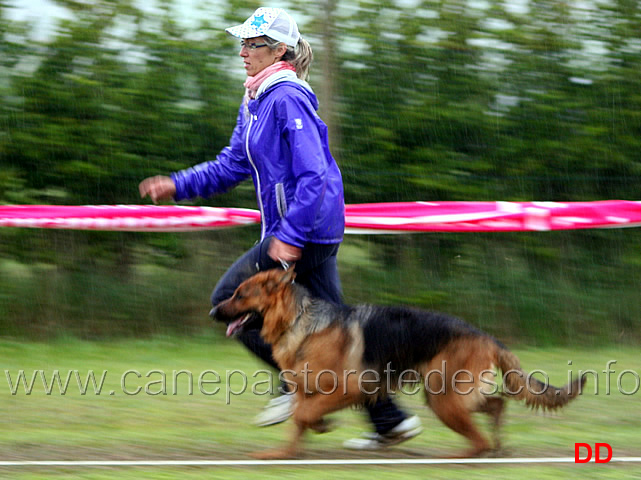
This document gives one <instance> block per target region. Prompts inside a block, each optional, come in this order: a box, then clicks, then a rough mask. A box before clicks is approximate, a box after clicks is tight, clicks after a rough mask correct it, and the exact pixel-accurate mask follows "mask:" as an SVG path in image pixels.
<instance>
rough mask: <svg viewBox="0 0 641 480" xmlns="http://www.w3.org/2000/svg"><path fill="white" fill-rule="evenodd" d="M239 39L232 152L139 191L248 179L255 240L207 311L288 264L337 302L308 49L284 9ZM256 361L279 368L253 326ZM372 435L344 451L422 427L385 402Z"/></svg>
mask: <svg viewBox="0 0 641 480" xmlns="http://www.w3.org/2000/svg"><path fill="white" fill-rule="evenodd" d="M226 31H227V32H228V33H229V34H231V35H233V36H235V37H238V38H240V39H241V42H240V45H241V48H240V56H241V57H242V59H243V63H244V67H245V70H246V72H247V80H246V81H245V83H244V86H245V96H244V98H243V102H242V103H241V106H240V110H239V113H238V118H237V122H236V127H235V129H234V132H233V134H232V137H231V140H230V144H229V146H227V147H225V148H224V149H223V150H222V151H221V152H220V153H219V154H218V156H217V158H216V160H215V161H210V162H205V163H203V164H200V165H197V166H195V167H193V168H189V169H187V170H183V171H180V172H176V173H173V174H171V176H169V177H166V176H156V177H150V178H148V179H145V180H143V181H142V182H141V184H140V195H141V197H145V196H147V195H149V196H150V197H151V199H152V201H153V202H154V203H155V202H157V201H158V200H163V199H170V198H174V199H175V200H182V199H186V198H194V197H196V196H201V197H209V196H211V195H214V194H217V193H221V192H224V191H226V190H228V189H229V188H232V187H234V186H235V185H237V184H238V183H239V182H241V181H243V180H245V179H247V178H248V177H250V176H251V177H252V179H253V181H254V187H255V189H256V197H257V201H258V206H259V208H260V213H261V239H260V242H259V243H257V244H256V245H255V246H254V247H253V248H251V249H250V250H249V251H248V252H246V253H245V254H244V255H243V256H241V257H240V258H239V259H238V260H237V261H236V262H235V263H234V264H233V265H232V266H231V267H230V268H229V270H228V271H227V272H226V273H225V274H224V275H223V276H222V278H221V279H220V280H219V282H218V284H217V285H216V287H215V288H214V291H213V293H212V296H211V301H212V304H213V305H217V304H218V303H220V302H221V301H222V300H225V299H227V298H229V297H230V296H231V295H232V294H233V292H234V291H235V289H236V287H237V286H238V285H239V284H240V283H241V282H242V281H243V280H245V279H246V278H248V277H250V276H251V275H253V274H254V273H256V272H257V271H260V270H266V269H269V268H274V267H280V266H281V265H282V264H290V263H295V271H296V280H297V282H298V283H300V284H301V285H304V286H305V287H307V288H308V289H309V290H310V292H311V293H312V294H313V295H315V296H318V297H320V298H323V299H325V300H328V301H331V302H335V303H340V302H341V301H342V300H341V287H340V281H339V276H338V269H337V262H336V255H337V253H338V248H339V245H340V243H341V241H342V240H343V232H344V228H345V217H344V208H345V205H344V199H343V183H342V178H341V173H340V171H339V169H338V166H337V165H336V162H335V161H334V159H333V157H332V155H331V153H330V151H329V144H328V139H327V127H326V125H325V124H324V123H323V121H322V120H321V119H320V118H319V117H318V115H317V114H316V110H317V108H318V100H317V99H316V96H315V95H314V93H313V91H312V89H311V88H310V86H309V84H308V83H307V82H306V81H305V79H306V78H307V73H308V70H309V65H310V63H311V60H312V50H311V48H310V46H309V44H308V43H307V41H305V40H303V39H302V38H301V36H300V34H299V31H298V27H297V25H296V23H295V22H294V20H293V19H292V18H291V17H290V16H289V15H288V14H287V12H285V11H284V10H282V9H279V8H259V9H257V10H256V11H255V12H254V14H253V15H252V16H251V17H249V18H248V19H247V20H246V21H245V23H243V24H242V25H238V26H235V27H231V28H228V29H227V30H226ZM239 339H240V341H241V342H242V343H243V344H244V345H245V346H246V347H247V348H249V350H250V351H252V352H253V353H254V354H256V355H257V356H258V357H260V358H261V359H262V360H264V361H265V362H267V363H268V364H270V365H272V366H273V367H275V368H277V369H278V366H277V365H276V363H275V362H274V360H273V358H272V355H271V347H270V345H268V344H266V343H265V342H264V341H263V340H262V338H261V337H260V335H259V332H258V331H257V330H254V331H249V332H246V333H244V334H242V335H240V336H239ZM292 397H293V396H292V395H282V396H281V397H277V398H276V399H274V400H272V401H271V402H270V403H269V404H268V406H267V408H266V409H265V410H264V411H263V412H262V413H261V414H260V415H259V416H258V417H257V421H256V423H257V424H258V425H261V426H267V425H274V424H276V423H280V422H282V421H284V420H286V419H287V418H288V417H289V416H290V415H291V413H292ZM369 411H370V416H371V418H372V421H373V423H374V425H375V427H376V434H373V435H367V436H366V437H363V438H358V439H353V440H350V441H348V442H347V443H346V446H347V447H348V448H356V449H374V448H379V447H381V446H385V445H389V444H395V443H399V442H400V441H404V440H407V439H409V438H412V437H413V436H415V435H418V433H420V431H421V426H420V421H419V419H418V417H409V418H408V417H407V416H406V415H405V414H404V413H403V412H402V411H400V410H398V408H396V406H395V405H394V404H393V403H392V402H391V400H384V401H381V402H378V403H377V404H376V405H374V406H372V407H371V408H369Z"/></svg>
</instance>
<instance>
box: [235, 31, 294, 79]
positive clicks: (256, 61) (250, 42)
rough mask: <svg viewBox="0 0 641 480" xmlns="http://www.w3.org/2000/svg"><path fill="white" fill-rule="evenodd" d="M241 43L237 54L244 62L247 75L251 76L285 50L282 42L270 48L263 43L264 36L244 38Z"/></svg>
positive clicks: (273, 61)
mask: <svg viewBox="0 0 641 480" xmlns="http://www.w3.org/2000/svg"><path fill="white" fill-rule="evenodd" d="M243 43H244V45H242V46H241V47H240V53H239V55H240V56H241V57H242V59H243V62H244V63H245V71H246V72H247V76H248V77H253V76H254V75H256V74H257V73H259V72H261V71H262V70H264V69H265V68H267V67H269V66H270V65H273V64H274V63H276V62H277V61H278V60H280V57H282V56H283V55H284V53H285V50H286V47H285V46H284V45H283V44H282V43H281V44H280V45H278V48H276V49H274V50H272V49H271V48H269V47H268V46H267V45H266V44H265V38H264V37H255V38H244V39H243ZM252 46H256V48H251V47H252Z"/></svg>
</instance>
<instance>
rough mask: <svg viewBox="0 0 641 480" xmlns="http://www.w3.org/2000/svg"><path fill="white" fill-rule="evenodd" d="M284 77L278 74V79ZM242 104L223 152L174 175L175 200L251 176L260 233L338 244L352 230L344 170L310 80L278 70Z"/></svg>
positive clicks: (286, 239)
mask: <svg viewBox="0 0 641 480" xmlns="http://www.w3.org/2000/svg"><path fill="white" fill-rule="evenodd" d="M274 77H278V78H274ZM265 84H267V85H268V86H267V88H264V89H263V91H262V92H261V90H259V92H258V96H257V98H256V99H255V100H250V101H249V103H248V104H247V106H245V105H244V104H243V105H241V107H240V110H239V113H238V119H237V122H236V127H235V128H234V132H233V134H232V137H231V140H230V143H229V145H228V146H227V147H225V148H224V149H223V150H222V151H221V152H220V154H218V156H217V157H216V160H215V161H209V162H205V163H201V164H200V165H196V166H195V167H193V168H189V169H186V170H182V171H180V172H176V173H173V174H172V175H171V177H172V179H173V180H174V183H175V184H176V195H175V196H174V198H175V199H176V200H182V199H185V198H194V197H196V196H201V197H209V196H211V195H214V194H217V193H222V192H224V191H226V190H228V189H230V188H231V187H234V186H235V185H237V184H238V183H239V182H241V181H243V180H245V179H246V178H248V177H249V176H250V175H251V177H252V179H253V181H254V187H255V189H256V198H257V201H258V206H259V208H260V213H261V218H262V230H261V239H263V238H265V237H266V236H270V235H275V236H276V237H277V238H279V239H280V240H282V241H283V242H285V243H288V244H290V245H295V246H297V247H303V246H304V244H305V243H307V242H311V243H324V244H330V243H339V242H341V241H342V239H343V232H344V229H345V203H344V198H343V181H342V178H341V173H340V170H339V169H338V166H337V165H336V162H335V160H334V158H333V157H332V155H331V153H330V151H329V145H328V140H327V126H326V125H325V124H324V123H323V121H322V120H321V119H320V118H319V117H318V115H317V114H316V109H317V108H318V100H317V99H316V95H314V93H313V92H312V90H311V88H309V86H308V85H307V84H306V82H302V81H299V80H297V79H296V78H295V76H294V75H293V72H289V73H288V74H282V73H281V74H279V73H277V74H275V75H273V76H272V77H270V78H268V79H266V80H265V82H264V85H265Z"/></svg>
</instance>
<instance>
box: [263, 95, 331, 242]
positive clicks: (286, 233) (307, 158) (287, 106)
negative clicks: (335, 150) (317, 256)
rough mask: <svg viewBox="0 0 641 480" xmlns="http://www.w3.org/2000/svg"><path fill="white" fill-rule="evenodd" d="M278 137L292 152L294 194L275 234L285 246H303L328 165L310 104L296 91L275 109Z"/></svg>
mask: <svg viewBox="0 0 641 480" xmlns="http://www.w3.org/2000/svg"><path fill="white" fill-rule="evenodd" d="M276 114H277V118H278V122H279V128H280V131H281V136H282V137H283V138H284V139H285V141H287V142H288V144H289V148H290V151H291V155H292V159H291V168H292V174H293V176H294V180H295V185H296V187H295V193H294V195H293V196H292V200H291V203H289V204H288V205H287V213H286V214H285V216H284V217H283V218H282V220H281V222H280V228H279V230H278V231H277V232H275V235H276V237H277V238H279V239H280V240H282V241H283V242H285V243H288V244H290V245H294V246H297V247H303V245H304V244H305V242H306V241H307V239H308V238H309V234H310V232H311V231H312V230H313V228H314V222H315V221H316V217H317V215H318V212H319V210H320V207H321V205H322V203H323V197H324V195H325V190H326V185H327V177H328V167H329V162H328V159H327V157H326V154H325V149H324V143H323V138H325V139H326V132H321V130H320V127H321V126H323V127H324V124H322V123H320V122H318V118H317V115H316V111H315V110H314V108H313V107H312V105H311V103H310V102H309V101H308V100H307V98H305V97H304V96H303V95H302V94H300V93H299V92H297V93H295V94H293V95H286V96H284V97H283V98H282V99H281V100H280V102H279V105H278V108H277V113H276Z"/></svg>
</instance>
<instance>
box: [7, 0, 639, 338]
mask: <svg viewBox="0 0 641 480" xmlns="http://www.w3.org/2000/svg"><path fill="white" fill-rule="evenodd" d="M56 4H57V5H58V6H59V7H61V8H65V9H66V10H67V11H68V12H70V15H68V16H66V17H65V19H64V20H62V21H61V22H60V23H59V24H58V28H57V30H56V32H55V34H54V35H52V36H51V37H50V38H47V39H46V40H40V41H36V40H34V39H33V36H32V29H33V25H30V24H29V23H28V22H26V23H25V22H22V23H21V22H16V21H13V20H11V19H10V16H9V7H8V6H7V5H6V4H5V3H2V4H0V26H1V28H0V31H1V32H3V33H2V35H3V38H2V40H1V42H2V43H1V45H2V53H3V55H1V56H0V203H17V204H23V203H25V204H27V203H58V204H103V203H106V204H112V203H136V202H139V201H140V199H139V198H138V195H137V188H136V186H137V183H138V182H139V181H140V180H141V179H142V178H144V177H145V176H148V175H153V174H159V173H167V172H170V171H173V170H177V169H181V168H186V167H189V166H191V165H194V164H197V163H200V162H203V161H207V160H211V159H213V158H215V155H216V153H217V152H218V151H219V150H220V149H221V148H222V147H223V146H224V145H225V144H226V142H227V140H228V138H229V135H230V133H231V130H232V128H233V126H234V122H235V117H236V112H237V108H238V102H239V100H240V98H241V96H242V93H243V92H242V85H241V83H242V72H241V71H240V70H242V69H241V68H240V60H239V59H238V58H237V57H235V53H236V50H235V48H236V44H235V42H234V40H233V39H231V38H228V36H227V35H226V34H225V33H224V30H223V28H224V26H226V25H228V24H230V23H235V22H240V21H242V20H243V19H244V18H245V17H246V16H247V15H248V14H249V13H250V12H251V11H252V10H253V9H254V8H255V7H256V6H258V4H259V2H249V3H247V2H238V1H236V0H230V1H228V2H227V3H224V4H220V5H216V7H215V8H212V5H209V4H205V5H204V6H201V7H198V8H202V9H203V11H202V12H200V14H198V13H199V12H197V14H196V15H195V17H196V21H194V22H191V23H189V24H186V23H185V22H183V21H181V18H180V14H177V10H176V8H177V4H176V3H174V2H171V1H168V0H167V1H161V2H157V4H156V7H155V8H144V6H143V5H142V4H141V3H140V2H134V1H132V0H98V1H95V2H75V1H68V0H64V1H63V0H58V1H57V2H56ZM291 7H292V8H293V9H294V11H295V12H296V14H297V17H298V16H299V17H300V18H301V29H302V31H303V34H304V35H305V36H306V37H307V38H308V39H309V40H310V42H311V43H312V45H313V46H314V49H315V55H316V62H317V63H316V66H315V69H314V68H313V69H312V78H311V83H312V86H313V87H314V88H315V89H316V91H317V92H318V93H319V96H320V97H321V98H320V101H321V114H322V115H323V116H324V118H326V120H327V122H328V123H329V128H330V133H331V134H332V148H333V152H334V154H335V156H336V158H337V160H338V162H339V164H340V166H341V169H342V171H343V175H344V180H345V187H346V200H347V202H349V203H357V202H385V201H401V200H523V201H527V200H554V201H564V200H566V201H572V200H601V199H607V198H622V199H635V198H637V195H638V194H637V184H638V183H639V179H640V178H641V158H640V157H639V153H638V152H639V151H640V150H641V148H640V147H641V113H639V112H641V94H640V93H639V89H638V71H639V69H640V68H641V55H640V53H641V38H640V34H639V32H641V12H639V9H640V8H641V7H640V6H639V5H638V3H635V2H628V1H624V0H619V1H614V2H605V3H604V2H599V3H595V4H585V3H583V4H568V3H558V2H554V1H548V0H536V1H530V2H527V3H522V2H519V3H518V4H517V3H513V2H499V1H497V0H490V1H487V2H468V1H465V0H405V1H402V2H401V1H397V2H394V1H391V0H386V1H382V2H380V1H378V2H374V1H370V0H361V1H359V2H356V1H352V0H346V1H342V2H338V1H334V0H328V1H326V2H323V3H322V4H320V5H319V4H316V3H312V2H309V1H308V0H297V1H294V2H292V3H291ZM305 12H311V14H306V13H305ZM325 115H326V116H325ZM196 202H199V203H207V204H214V205H228V206H241V207H254V206H255V201H254V193H253V189H252V187H251V185H250V184H243V185H241V186H240V187H239V188H238V189H236V190H235V191H233V192H230V193H228V194H225V195H223V196H221V197H218V198H215V199H199V200H196ZM254 234H255V232H253V231H252V230H244V231H242V232H240V233H236V234H233V235H231V236H232V237H233V240H234V241H233V242H231V245H227V244H226V242H229V237H227V236H226V235H222V234H221V235H218V234H217V233H216V234H215V235H212V236H211V238H212V239H213V240H211V244H210V245H207V246H206V247H204V246H203V244H202V239H201V237H199V236H191V235H183V236H170V235H152V234H149V235H124V234H123V235H120V234H96V233H93V234H84V233H73V234H72V233H69V232H66V233H61V232H38V233H34V232H33V231H17V230H11V229H4V230H3V231H0V245H2V250H1V251H0V263H1V265H2V267H1V269H2V272H3V276H2V277H1V278H0V286H2V288H3V291H2V292H0V311H2V313H3V314H4V319H3V322H5V325H4V328H5V329H6V330H5V331H6V332H18V333H19V332H22V334H35V335H36V336H41V335H42V336H45V337H48V336H49V335H50V334H51V332H50V331H49V330H47V332H48V333H43V332H42V331H40V332H39V333H38V329H37V328H28V327H25V325H31V322H33V325H36V324H37V323H38V319H40V318H43V316H48V317H51V315H53V314H52V312H57V314H56V315H54V316H56V320H55V321H52V322H53V323H48V325H54V326H55V328H53V327H52V330H54V331H55V330H57V329H64V328H69V329H70V331H73V332H74V333H75V334H78V335H80V336H90V337H91V336H100V335H105V336H109V335H116V334H123V333H126V332H127V330H128V327H127V326H129V327H130V328H129V331H130V333H136V334H139V333H141V330H140V328H143V329H145V328H146V329H147V333H151V332H152V331H153V329H154V328H153V327H149V324H147V327H141V326H140V325H139V323H137V321H133V319H143V318H149V316H152V317H154V318H158V317H159V316H163V315H166V316H168V318H167V323H168V324H175V323H179V325H178V326H177V329H178V330H179V331H180V330H181V328H182V327H181V326H180V325H182V323H181V322H176V321H175V320H174V319H173V318H172V317H174V316H181V317H185V316H187V317H189V316H190V315H199V314H194V313H193V310H192V306H193V303H192V302H193V301H194V300H193V299H194V293H193V292H202V291H203V283H205V284H206V287H205V288H204V290H205V293H204V294H203V296H204V297H205V298H206V295H207V292H206V290H207V289H208V288H210V287H211V285H212V283H213V281H212V278H213V279H215V278H217V276H216V275H215V274H213V273H211V272H209V274H206V273H205V272H204V270H205V266H204V265H203V262H199V260H198V258H199V256H202V255H207V254H208V252H214V254H213V255H214V256H216V257H217V258H216V262H215V267H214V271H216V272H218V271H220V270H222V269H224V267H225V266H226V265H228V264H229V262H230V261H231V260H232V259H233V258H234V256H235V255H237V254H238V253H239V252H240V251H242V249H243V248H245V247H246V246H247V245H249V244H250V243H251V241H252V240H253V238H254V237H255V235H254ZM637 240H638V239H637V234H636V233H635V232H632V231H624V232H619V233H613V232H580V233H568V234H558V235H557V234H554V235H543V234H532V235H501V236H491V237H490V236H482V235H467V236H456V235H425V236H423V237H420V238H419V237H411V236H403V237H393V238H390V237H376V238H367V239H366V240H364V241H353V242H351V243H350V244H346V247H347V249H346V251H348V252H350V254H351V255H353V258H348V257H347V256H346V255H343V258H344V260H343V275H344V277H345V279H346V281H345V282H344V283H345V290H346V296H347V297H348V298H349V299H350V300H351V299H355V300H365V299H368V300H369V299H370V298H371V299H373V300H379V301H381V300H382V301H390V302H391V301H395V302H408V303H414V304H419V305H423V306H430V307H434V308H444V309H448V310H454V311H456V312H459V313H461V314H463V315H465V316H467V315H472V316H474V317H477V318H483V319H485V320H483V321H484V322H485V321H489V322H490V323H491V326H492V328H496V329H497V330H496V331H497V332H499V333H504V334H508V335H519V333H517V332H522V335H528V336H534V337H536V338H537V339H538V341H540V342H550V341H570V340H569V337H568V336H569V335H570V332H573V331H576V330H581V331H584V332H586V334H585V335H583V336H582V338H583V340H586V339H587V338H588V337H595V336H596V337H598V336H601V337H603V338H605V339H607V340H610V341H618V340H617V339H618V338H619V337H618V336H617V335H618V334H614V333H613V332H615V331H617V332H625V333H624V334H623V337H624V338H625V339H626V340H635V339H638V338H639V335H640V332H641V328H639V321H638V318H639V316H640V315H639V314H640V313H641V312H639V307H638V306H637V305H636V304H637V302H636V301H635V300H634V298H635V297H634V288H635V285H638V275H637V273H636V271H637V269H638V268H637V267H638V265H639V257H638V254H637V253H636V248H635V245H637V244H638V243H637ZM227 247H229V248H227ZM507 258H509V259H510V260H509V261H507V260H505V259H507ZM222 259H224V261H223V260H222ZM358 259H365V261H364V262H360V263H359V261H358ZM454 259H458V260H454ZM501 259H502V260H501ZM212 264H214V262H212ZM210 265H211V264H210ZM198 267H199V268H200V269H199V268H198ZM176 268H179V269H181V270H179V271H177V272H175V271H174V270H175V269H176ZM191 269H196V270H195V271H194V270H191ZM141 271H142V272H146V273H145V275H143V277H144V281H143V280H141V279H142V278H143V277H141V276H140V272H141ZM16 272H18V273H16ZM408 272H412V275H413V276H412V278H411V279H409V280H408V278H407V273H408ZM505 272H509V274H508V275H505ZM15 275H18V277H17V278H21V280H16V276H15ZM41 277H43V278H41ZM47 279H48V280H47ZM159 279H163V280H159ZM174 282H176V283H179V284H180V285H181V286H183V289H177V290H174V291H173V293H174V295H169V294H168V292H171V291H172V285H173V284H174ZM190 282H191V283H190ZM152 284H153V285H158V288H157V290H155V291H156V293H157V295H156V296H154V297H153V299H152V298H151V297H149V298H143V297H140V296H136V295H133V296H131V292H132V291H134V292H140V290H137V289H138V288H140V289H142V290H143V291H145V292H147V293H148V292H150V291H153V289H151V288H150V286H151V285H152ZM160 285H162V287H161V286H160ZM34 291H35V292H43V291H46V292H47V295H48V296H46V297H40V296H39V295H40V294H38V295H36V296H37V298H39V299H40V303H39V304H38V305H39V306H38V305H36V306H34V305H32V304H29V303H21V302H22V300H18V301H17V302H16V299H25V298H31V297H33V292H34ZM96 291H98V292H100V294H99V295H98V296H95V295H94V294H93V292H96ZM613 291H616V292H617V294H618V295H612V292H613ZM190 292H191V293H190ZM380 292H383V293H380ZM147 293H145V295H147ZM158 299H162V301H160V302H159V305H163V306H162V308H161V309H160V310H154V309H153V308H152V309H151V312H153V313H150V312H146V310H147V309H146V307H145V304H146V305H148V304H149V302H151V303H154V302H156V301H158ZM543 299H545V300H544V301H543ZM114 301H115V302H118V303H119V304H120V305H123V309H124V310H126V312H120V313H119V315H123V319H122V321H116V322H115V323H114V325H113V330H111V331H110V327H107V326H106V325H105V324H103V322H104V321H107V320H108V318H109V317H110V316H111V315H112V314H113V311H112V310H109V308H108V305H109V304H112V303H113V302H114ZM165 302H166V303H165ZM170 304H171V306H170ZM17 305H21V306H20V307H19V308H17ZM125 305H126V306H127V307H126V308H124V306H125ZM472 305H475V307H474V308H471V306H472ZM550 311H554V312H556V313H554V314H550V313H549V312H550ZM87 312H89V313H87ZM104 312H108V313H109V314H108V315H107V314H105V313H104ZM87 315H88V317H90V318H82V317H83V316H84V317H87ZM116 316H117V315H116ZM541 317H547V322H548V324H549V325H548V326H544V327H542V328H539V329H537V328H535V327H533V325H537V323H536V321H535V320H536V319H538V318H541ZM190 318H191V320H189V321H186V323H188V324H193V325H199V322H200V320H194V317H190ZM23 319H26V323H25V322H24V321H22V320H23ZM91 319H94V320H95V322H94V323H93V324H92V325H90V324H91V323H92V320H91ZM488 319H489V320H488ZM140 321H142V320H140ZM564 322H565V323H564ZM161 323H163V322H161ZM604 323H605V324H611V325H612V327H613V328H612V329H611V330H610V331H609V333H605V334H604V332H603V331H602V329H601V328H600V327H599V326H600V325H602V324H604ZM553 324H555V325H559V324H561V325H565V326H564V327H563V329H552V328H550V327H552V325H553ZM152 325H157V326H158V328H159V329H160V330H162V329H164V328H165V326H166V325H164V324H163V325H158V324H157V323H152ZM501 325H505V326H504V328H503V327H501ZM16 329H17V330H16ZM45 330H46V329H45ZM551 332H552V333H551ZM552 337H554V338H552Z"/></svg>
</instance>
